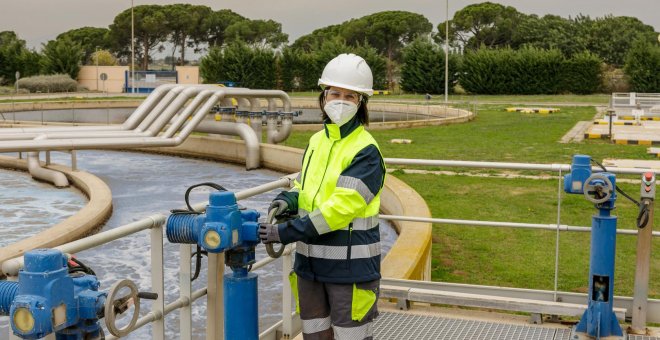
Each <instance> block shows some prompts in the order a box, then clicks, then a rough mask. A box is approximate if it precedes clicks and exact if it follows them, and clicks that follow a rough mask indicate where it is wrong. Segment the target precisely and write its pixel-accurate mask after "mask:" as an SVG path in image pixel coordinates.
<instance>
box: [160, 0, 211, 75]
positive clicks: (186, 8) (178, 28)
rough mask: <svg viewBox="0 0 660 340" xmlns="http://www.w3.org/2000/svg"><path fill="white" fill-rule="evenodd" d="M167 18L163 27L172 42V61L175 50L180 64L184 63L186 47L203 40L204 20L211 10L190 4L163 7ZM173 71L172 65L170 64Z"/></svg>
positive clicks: (193, 45)
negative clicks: (177, 50) (179, 57)
mask: <svg viewBox="0 0 660 340" xmlns="http://www.w3.org/2000/svg"><path fill="white" fill-rule="evenodd" d="M163 13H164V14H165V17H166V18H167V21H166V23H165V26H166V28H167V30H168V31H169V35H170V41H171V42H172V45H173V47H172V59H173V60H174V54H175V53H176V49H177V48H179V50H180V53H181V64H182V65H185V63H186V47H195V46H196V45H198V44H199V43H200V42H201V41H202V40H204V37H205V32H204V29H205V27H204V18H206V17H207V16H209V15H211V13H212V10H211V8H210V7H207V6H195V5H190V4H174V5H168V6H165V7H163ZM172 69H174V63H173V64H172Z"/></svg>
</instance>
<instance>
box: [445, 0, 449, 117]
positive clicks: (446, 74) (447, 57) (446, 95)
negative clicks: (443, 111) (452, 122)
mask: <svg viewBox="0 0 660 340" xmlns="http://www.w3.org/2000/svg"><path fill="white" fill-rule="evenodd" d="M445 2H446V5H447V7H446V12H447V13H446V14H447V20H446V21H445V104H447V102H448V101H449V0H445Z"/></svg>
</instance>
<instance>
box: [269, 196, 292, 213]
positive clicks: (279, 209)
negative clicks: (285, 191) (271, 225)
mask: <svg viewBox="0 0 660 340" xmlns="http://www.w3.org/2000/svg"><path fill="white" fill-rule="evenodd" d="M287 208H289V204H288V203H286V201H285V200H274V201H273V203H271V204H270V206H269V207H268V213H269V214H270V212H271V211H272V210H273V209H275V215H274V216H275V217H280V216H282V214H284V213H286V211H287Z"/></svg>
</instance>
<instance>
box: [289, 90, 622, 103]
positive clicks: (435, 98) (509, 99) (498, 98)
mask: <svg viewBox="0 0 660 340" xmlns="http://www.w3.org/2000/svg"><path fill="white" fill-rule="evenodd" d="M318 95H319V93H318V92H289V96H291V97H293V98H295V97H305V98H307V97H317V96H318ZM444 98H445V97H444V95H443V94H434V95H432V98H431V100H430V102H431V103H441V102H443V101H444ZM448 99H449V101H470V102H495V103H503V104H516V103H551V104H552V103H581V104H600V105H606V104H608V103H609V100H610V95H607V94H590V95H574V94H565V95H467V94H450V95H449V97H448ZM370 100H374V101H389V100H417V101H419V102H426V98H425V95H424V94H390V95H374V96H373V97H371V98H370Z"/></svg>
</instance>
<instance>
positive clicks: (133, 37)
mask: <svg viewBox="0 0 660 340" xmlns="http://www.w3.org/2000/svg"><path fill="white" fill-rule="evenodd" d="M131 93H135V16H134V14H133V0H131Z"/></svg>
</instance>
